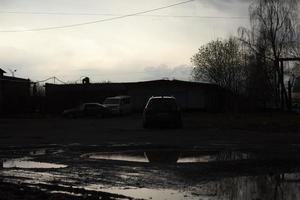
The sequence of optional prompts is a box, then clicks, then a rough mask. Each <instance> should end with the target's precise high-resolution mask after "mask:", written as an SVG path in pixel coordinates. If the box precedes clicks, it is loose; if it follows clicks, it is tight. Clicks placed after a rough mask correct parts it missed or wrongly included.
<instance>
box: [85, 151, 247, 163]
mask: <svg viewBox="0 0 300 200" xmlns="http://www.w3.org/2000/svg"><path fill="white" fill-rule="evenodd" d="M81 157H83V158H90V159H99V160H113V161H127V162H141V163H170V164H172V163H207V162H213V161H225V160H226V161H229V160H243V159H249V157H250V155H249V154H247V153H243V152H230V153H214V154H203V153H202V152H197V151H182V152H180V151H173V150H164V151H157V150H153V151H151V150H150V151H120V152H95V153H89V154H83V155H82V156H81Z"/></svg>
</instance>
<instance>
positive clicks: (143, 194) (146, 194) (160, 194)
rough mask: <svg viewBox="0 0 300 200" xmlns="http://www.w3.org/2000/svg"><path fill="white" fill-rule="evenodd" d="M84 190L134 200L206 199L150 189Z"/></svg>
mask: <svg viewBox="0 0 300 200" xmlns="http://www.w3.org/2000/svg"><path fill="white" fill-rule="evenodd" d="M84 189H86V190H93V191H101V192H107V193H113V194H119V195H124V196H127V197H132V198H136V199H156V200H179V199H191V200H194V199H199V198H200V199H203V200H204V199H208V198H207V197H205V196H199V195H193V194H191V193H189V192H184V191H179V190H172V189H150V188H130V187H126V188H121V187H110V188H107V187H104V186H101V185H89V186H86V187H84Z"/></svg>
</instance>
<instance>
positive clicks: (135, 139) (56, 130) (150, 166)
mask: <svg viewBox="0 0 300 200" xmlns="http://www.w3.org/2000/svg"><path fill="white" fill-rule="evenodd" d="M183 120H184V128H183V129H149V130H145V129H143V128H142V119H141V115H139V114H134V115H131V116H124V117H114V118H108V119H63V118H60V117H44V118H39V119H37V118H20V119H13V118H10V119H0V130H1V134H0V145H1V146H0V156H1V162H2V169H1V170H0V179H1V184H0V192H1V193H0V199H24V196H25V197H26V198H27V199H41V198H44V199H99V198H102V199H131V198H136V199H275V198H276V199H297V197H299V198H300V184H299V183H300V175H299V172H300V156H299V155H300V154H299V153H300V136H299V134H300V118H299V115H296V114H283V113H260V114H247V115H246V114H244V115H243V114H236V115H228V114H207V113H186V114H184V115H183ZM107 153H109V154H107ZM116 154H117V156H116ZM103 155H105V156H106V157H103ZM150 155H154V157H153V156H152V157H153V158H151V157H150ZM158 155H159V156H158ZM174 156H175V160H177V162H176V161H174V159H170V158H174ZM176 156H177V157H176ZM149 161H151V162H149ZM179 161H182V162H179Z"/></svg>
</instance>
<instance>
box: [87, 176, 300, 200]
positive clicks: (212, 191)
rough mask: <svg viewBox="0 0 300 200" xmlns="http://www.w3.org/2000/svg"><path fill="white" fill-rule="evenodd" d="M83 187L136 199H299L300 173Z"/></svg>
mask: <svg viewBox="0 0 300 200" xmlns="http://www.w3.org/2000/svg"><path fill="white" fill-rule="evenodd" d="M84 188H85V189H86V190H93V191H101V192H108V193H114V194H120V195H124V196H128V197H132V198H137V199H157V200H179V199H186V200H188V199H191V200H194V199H197V200H198V199H202V200H208V199H210V200H239V199H246V200H253V199H277V200H293V199H300V174H299V173H283V174H275V175H261V176H253V177H252V176H249V177H247V176H245V177H232V178H222V179H219V180H216V181H208V182H205V183H199V184H196V185H194V186H191V185H189V186H186V187H184V188H181V189H180V188H178V189H152V188H134V187H123V188H122V187H107V186H103V185H96V184H93V185H88V186H86V187H84Z"/></svg>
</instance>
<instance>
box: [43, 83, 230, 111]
mask: <svg viewBox="0 0 300 200" xmlns="http://www.w3.org/2000/svg"><path fill="white" fill-rule="evenodd" d="M45 87H46V101H47V110H48V111H53V112H61V111H62V110H63V109H66V108H70V107H73V106H76V105H78V104H80V103H84V102H99V103H102V102H103V101H104V99H105V98H106V97H111V96H117V95H128V96H131V99H132V106H133V109H134V111H142V110H143V108H144V106H145V104H146V102H147V100H148V99H149V98H150V97H151V96H174V97H175V98H176V99H177V101H178V103H179V104H180V106H181V108H182V109H184V110H196V109H197V110H207V111H220V110H223V109H224V105H225V104H226V99H227V98H226V96H227V95H228V93H227V92H226V90H224V89H222V88H221V87H219V86H217V85H215V84H209V83H199V82H189V81H179V80H153V81H143V82H128V83H87V84H63V85H57V84H46V86H45Z"/></svg>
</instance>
